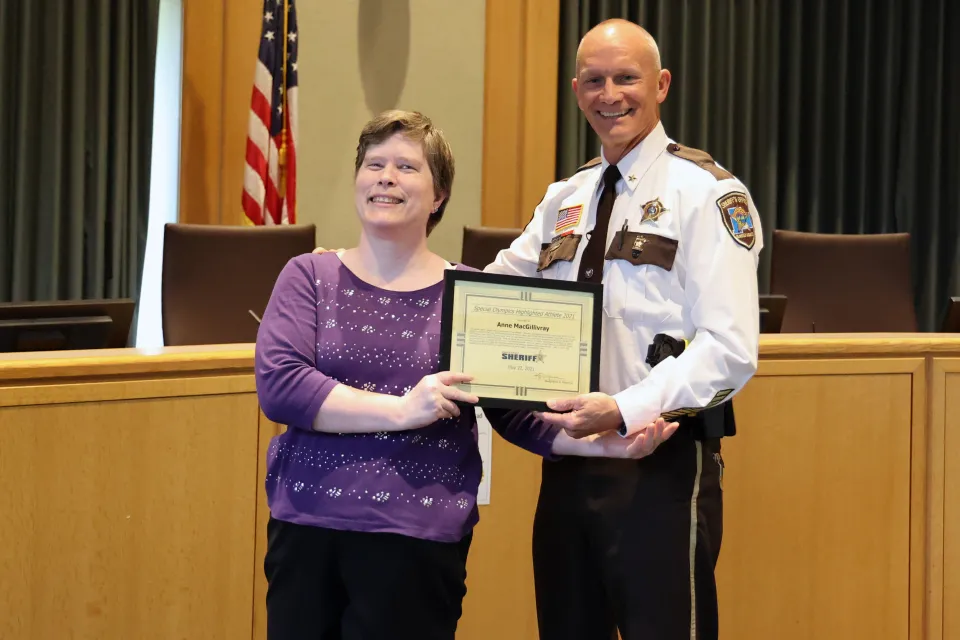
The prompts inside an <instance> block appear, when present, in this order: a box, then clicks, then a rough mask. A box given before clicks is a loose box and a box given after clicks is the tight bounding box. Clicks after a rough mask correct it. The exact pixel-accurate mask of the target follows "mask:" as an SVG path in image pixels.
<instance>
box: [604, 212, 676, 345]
mask: <svg viewBox="0 0 960 640" xmlns="http://www.w3.org/2000/svg"><path fill="white" fill-rule="evenodd" d="M677 246H678V243H677V241H676V240H674V239H672V238H667V237H666V236H662V235H659V234H655V233H639V232H636V231H618V232H617V233H616V235H615V236H614V239H613V242H611V243H610V247H609V248H608V249H607V254H606V256H605V259H606V260H607V261H608V262H607V264H608V267H607V268H608V271H607V273H606V274H605V287H606V288H607V290H606V291H604V311H605V312H606V313H607V315H608V316H609V317H611V318H617V319H622V320H623V321H624V322H625V323H627V324H628V325H630V326H639V325H646V326H653V327H656V326H658V325H660V324H661V323H663V322H665V321H666V320H667V319H668V318H669V317H670V316H671V314H672V309H673V306H674V305H673V304H672V303H671V302H670V292H671V290H672V289H673V282H674V278H675V274H674V272H673V265H674V262H675V260H676V257H677Z"/></svg>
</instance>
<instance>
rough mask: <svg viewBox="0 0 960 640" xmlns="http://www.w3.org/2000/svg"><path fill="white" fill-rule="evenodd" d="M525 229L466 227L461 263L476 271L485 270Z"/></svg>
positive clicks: (464, 229)
mask: <svg viewBox="0 0 960 640" xmlns="http://www.w3.org/2000/svg"><path fill="white" fill-rule="evenodd" d="M521 233H523V229H498V228H495V227H464V228H463V249H462V250H461V252H460V262H462V263H463V264H465V265H467V266H468V267H473V268H475V269H483V268H484V267H485V266H487V265H488V264H490V263H491V262H493V261H494V260H496V258H497V254H498V253H500V251H502V250H503V249H506V248H508V247H509V246H510V243H511V242H513V241H514V240H516V239H517V238H519V237H520V234H521Z"/></svg>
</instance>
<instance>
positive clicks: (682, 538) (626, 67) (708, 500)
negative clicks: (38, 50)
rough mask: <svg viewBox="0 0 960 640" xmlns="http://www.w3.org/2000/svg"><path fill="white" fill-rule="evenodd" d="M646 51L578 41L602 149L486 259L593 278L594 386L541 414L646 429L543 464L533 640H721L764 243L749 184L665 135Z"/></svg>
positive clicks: (626, 35) (607, 41)
mask: <svg viewBox="0 0 960 640" xmlns="http://www.w3.org/2000/svg"><path fill="white" fill-rule="evenodd" d="M591 38H592V40H591ZM651 43H652V44H651ZM651 47H652V51H651ZM655 47H656V44H655V43H654V42H653V41H652V38H651V37H650V36H649V34H647V33H646V32H645V31H643V30H642V29H640V28H639V27H637V26H636V25H633V24H632V23H626V22H625V21H610V22H608V23H604V24H601V25H599V26H598V27H596V28H595V29H594V30H593V31H591V33H589V34H588V35H587V36H585V38H584V40H583V42H582V43H581V51H579V52H578V75H577V79H576V80H575V81H574V90H575V92H576V93H577V97H578V103H579V104H580V107H581V110H583V111H584V112H585V114H586V115H587V118H588V120H589V121H590V124H591V125H592V126H593V128H594V129H595V130H596V131H597V133H598V134H599V136H600V139H601V142H602V143H603V155H602V156H601V157H600V158H598V159H596V160H594V161H592V162H590V163H588V164H586V165H584V166H583V167H581V169H580V170H578V171H577V172H576V173H575V174H574V175H573V176H570V177H569V178H567V179H565V180H562V181H559V182H557V183H555V184H552V185H550V186H549V188H548V189H547V191H546V194H545V195H544V197H543V200H542V201H541V202H540V204H539V205H538V206H537V208H536V210H535V212H534V214H533V217H532V219H531V220H530V222H529V224H528V225H527V226H526V228H525V229H524V232H523V234H522V235H521V236H520V237H519V238H518V239H517V240H516V241H515V242H513V244H512V245H511V246H510V248H509V249H507V250H504V251H502V252H501V253H500V254H499V255H498V257H497V259H496V261H495V262H494V263H493V264H491V265H490V266H488V267H487V268H486V271H488V272H491V273H502V274H512V275H521V276H532V277H542V278H552V279H557V280H571V281H573V280H579V281H588V282H601V281H602V283H603V329H602V339H603V343H602V349H601V356H600V360H601V364H600V367H601V369H600V390H601V393H597V394H588V396H581V397H579V398H577V399H573V400H570V401H556V402H551V405H550V406H551V408H552V409H553V410H554V411H553V412H551V413H546V414H544V415H543V419H544V420H547V421H550V422H554V423H555V424H558V425H560V426H562V427H564V428H565V429H566V430H567V432H568V433H570V434H571V435H574V436H575V437H596V436H592V435H591V434H594V433H598V432H603V431H605V430H609V429H619V430H620V433H621V436H622V437H627V438H631V437H632V438H636V437H638V436H649V437H648V438H645V440H646V441H645V442H644V444H643V445H642V446H646V447H649V449H650V450H651V453H650V455H648V456H646V457H644V458H642V459H640V460H613V459H603V458H574V457H571V458H565V459H561V460H556V461H549V460H548V461H544V466H543V476H542V484H541V489H540V498H539V503H538V507H537V514H536V518H535V522H534V541H533V548H534V568H535V579H536V595H537V609H538V618H539V626H540V637H541V639H542V640H567V639H569V640H610V638H611V637H615V636H613V635H612V634H613V632H614V628H615V627H616V628H619V631H620V634H621V636H622V637H623V639H624V640H638V639H641V638H643V639H652V640H675V639H679V638H693V639H696V638H716V637H717V635H718V612H717V594H716V587H715V581H714V568H715V565H716V561H717V558H718V554H719V550H720V540H721V532H722V486H721V480H722V474H723V461H722V458H721V456H720V438H721V437H722V436H725V435H732V434H733V433H734V427H733V420H732V418H733V416H732V406H731V404H730V402H729V400H730V399H731V398H732V397H733V396H734V395H735V394H736V393H737V392H738V391H739V390H740V389H741V388H742V387H743V386H744V385H745V384H746V383H747V381H748V380H749V379H750V378H751V376H752V375H753V374H754V372H755V371H756V368H757V357H758V339H759V309H758V297H757V264H758V254H759V252H760V249H761V247H762V243H763V235H762V232H761V229H760V220H759V217H758V216H757V213H756V207H755V206H754V203H753V201H752V199H751V196H750V193H749V191H748V190H747V188H746V187H745V186H744V185H743V184H742V183H741V182H740V181H739V180H738V179H737V178H735V177H734V176H733V175H731V174H730V173H728V172H727V171H725V170H724V169H722V168H721V167H719V166H718V165H717V164H716V163H714V161H713V160H712V159H711V158H710V156H708V155H707V154H706V153H704V152H702V151H698V150H695V149H690V148H687V147H684V146H682V145H679V144H677V143H676V142H674V141H673V140H671V139H670V138H669V137H668V136H667V134H666V132H665V131H664V127H663V125H662V123H661V122H660V120H659V110H658V106H657V105H658V104H659V102H660V101H662V99H664V98H665V97H666V88H667V87H668V86H669V80H670V79H669V75H668V74H669V72H666V71H665V70H664V71H661V70H660V69H659V53H657V52H656V49H655ZM654 54H655V57H653V56H654ZM581 58H582V59H581ZM651 58H653V59H651ZM631 65H633V66H631ZM634 67H636V69H634ZM654 71H656V74H654ZM665 74H666V76H665ZM644 76H645V77H644ZM664 77H666V79H665V80H664ZM644 80H645V81H646V82H647V85H645V86H638V85H642V84H643V81H644ZM651 82H652V83H654V84H655V86H654V87H652V88H651V87H650V83H651ZM591 85H595V86H591ZM634 116H637V117H634ZM609 156H614V157H616V159H615V160H614V162H613V163H611V162H609V161H608V159H607V158H608V157H609ZM661 415H662V416H665V417H668V418H676V419H677V421H678V422H679V423H680V426H679V427H678V428H677V429H676V431H675V432H673V435H672V436H670V437H668V438H666V439H665V440H663V441H662V442H661V441H660V439H661V438H658V434H656V433H653V434H646V433H645V430H646V429H648V428H649V426H648V425H650V423H652V422H653V421H654V420H655V419H656V418H657V417H658V416H661ZM606 435H607V436H608V437H609V436H610V434H609V432H608V433H607V434H606ZM650 439H652V440H653V442H650V441H649V440H650ZM638 446H640V445H638Z"/></svg>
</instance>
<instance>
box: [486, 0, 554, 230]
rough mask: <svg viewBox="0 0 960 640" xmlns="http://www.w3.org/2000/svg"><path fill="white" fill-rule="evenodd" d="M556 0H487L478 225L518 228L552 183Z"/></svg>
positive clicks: (525, 221) (526, 220)
mask: <svg viewBox="0 0 960 640" xmlns="http://www.w3.org/2000/svg"><path fill="white" fill-rule="evenodd" d="M559 28H560V3H559V2H558V1H557V0H487V13H486V41H485V52H484V58H485V60H484V67H485V73H484V75H485V78H484V104H483V181H482V188H481V214H480V216H481V217H480V220H481V224H482V225H483V226H487V227H506V228H518V227H523V226H525V225H526V223H527V222H528V221H529V219H530V216H531V215H532V214H533V209H534V208H535V207H536V206H537V203H538V202H540V199H541V198H542V197H543V194H544V192H545V191H546V189H547V185H549V184H550V183H551V182H553V181H554V175H555V170H556V169H555V167H556V135H557V68H558V62H557V51H558V40H559Z"/></svg>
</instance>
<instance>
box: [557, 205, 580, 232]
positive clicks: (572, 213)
mask: <svg viewBox="0 0 960 640" xmlns="http://www.w3.org/2000/svg"><path fill="white" fill-rule="evenodd" d="M582 210H583V205H580V204H578V205H577V206H575V207H567V208H566V209H560V211H558V212H557V226H556V227H555V229H554V232H557V231H563V230H565V229H571V228H573V227H575V226H577V225H578V224H580V212H581V211H582Z"/></svg>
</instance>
